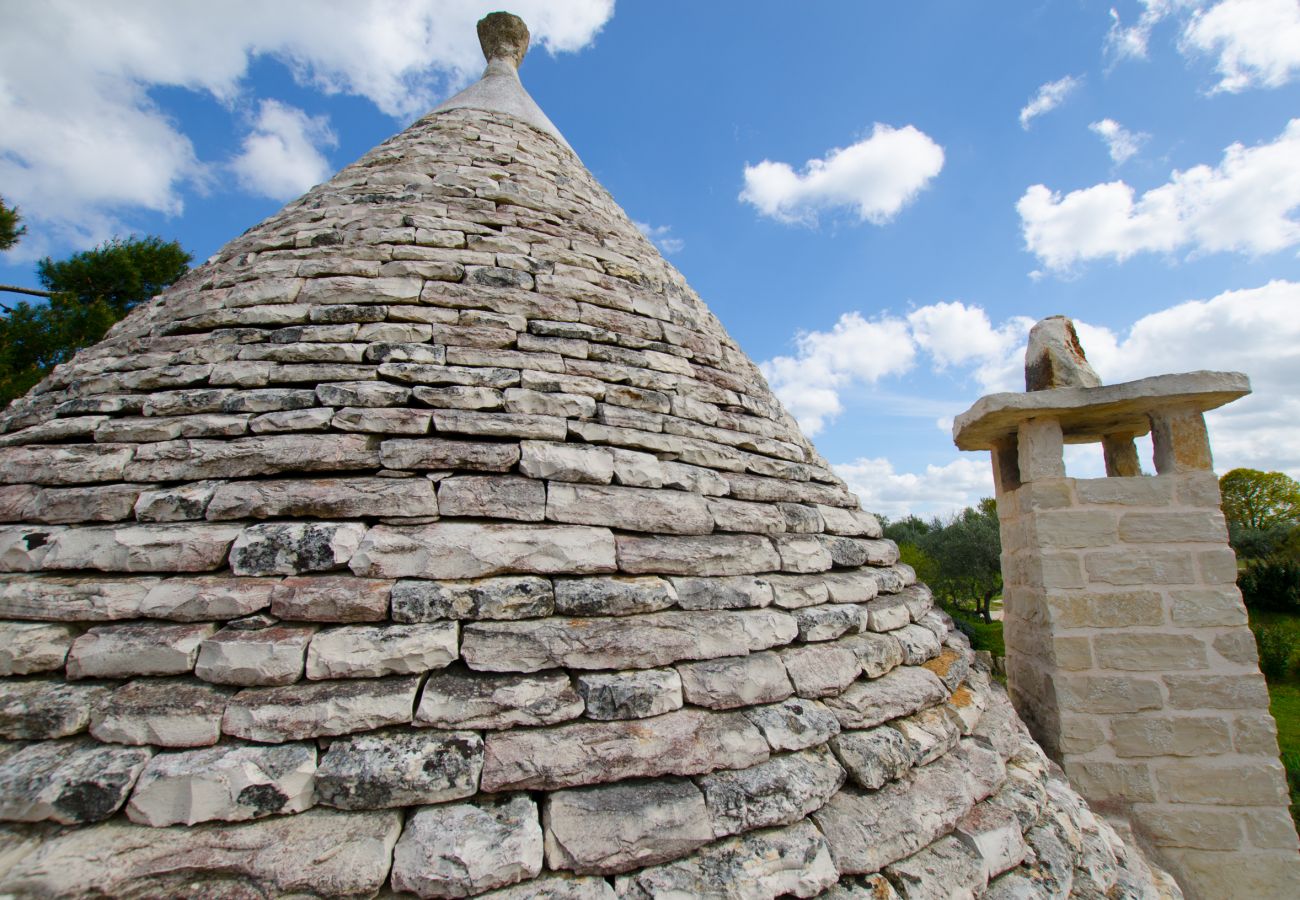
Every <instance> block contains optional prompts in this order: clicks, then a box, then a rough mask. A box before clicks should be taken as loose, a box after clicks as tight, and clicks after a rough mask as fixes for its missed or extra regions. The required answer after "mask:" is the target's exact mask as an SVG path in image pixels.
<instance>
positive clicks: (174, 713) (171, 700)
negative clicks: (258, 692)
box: [90, 678, 229, 747]
mask: <svg viewBox="0 0 1300 900" xmlns="http://www.w3.org/2000/svg"><path fill="white" fill-rule="evenodd" d="M228 695H229V692H228V691H223V690H221V689H220V688H216V687H212V686H211V685H206V684H201V683H200V684H196V683H194V682H193V681H190V680H189V679H182V678H148V679H139V680H136V681H132V682H130V683H129V684H126V685H123V686H122V687H120V688H118V689H117V690H115V691H113V693H112V694H111V695H110V696H109V697H108V698H107V699H106V700H104V702H103V703H102V704H100V705H99V706H98V707H97V708H96V709H95V710H94V711H93V712H92V714H91V717H90V733H91V735H93V736H94V737H95V739H96V740H99V741H104V742H106V743H114V744H136V745H143V746H154V747H207V746H210V745H212V744H215V743H216V742H217V740H218V739H219V738H220V737H221V715H222V713H224V712H225V710H226V699H227V697H228Z"/></svg>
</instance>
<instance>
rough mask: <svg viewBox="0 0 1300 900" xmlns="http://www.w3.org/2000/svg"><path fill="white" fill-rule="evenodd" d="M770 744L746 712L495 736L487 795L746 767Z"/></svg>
mask: <svg viewBox="0 0 1300 900" xmlns="http://www.w3.org/2000/svg"><path fill="white" fill-rule="evenodd" d="M767 757H768V750H767V742H766V741H764V740H763V738H762V736H761V735H760V734H759V732H758V730H757V729H755V728H754V726H753V725H751V724H750V723H749V721H748V720H747V719H745V718H744V716H742V715H741V714H740V713H734V712H732V713H718V712H705V711H704V710H698V709H679V710H676V711H675V712H669V713H665V714H663V715H661V716H655V717H653V718H649V719H633V720H630V721H621V722H574V723H571V724H568V725H557V726H554V727H552V728H538V729H532V730H526V731H525V730H520V731H507V732H501V733H494V734H489V735H488V736H487V738H486V751H485V758H484V763H483V790H485V791H500V790H517V789H522V790H556V789H558V788H567V787H581V786H583V785H587V784H596V783H603V782H609V781H619V780H621V779H624V778H649V777H653V776H656V775H698V774H702V773H704V772H711V771H713V770H714V769H718V768H745V767H747V766H752V765H755V764H756V763H760V762H763V761H764V760H766V759H767Z"/></svg>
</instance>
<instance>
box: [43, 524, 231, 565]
mask: <svg viewBox="0 0 1300 900" xmlns="http://www.w3.org/2000/svg"><path fill="white" fill-rule="evenodd" d="M239 530H240V529H239V527H238V526H234V525H189V524H174V525H121V526H117V527H110V526H96V527H92V528H68V529H63V530H60V531H58V532H55V533H54V534H52V536H51V537H50V539H49V543H48V545H46V547H43V548H42V549H45V550H46V553H45V554H44V556H43V558H42V559H41V560H40V561H39V567H41V568H45V569H53V570H58V569H98V570H100V571H101V572H207V571H211V570H212V569H216V568H218V567H220V566H221V565H222V564H223V563H224V562H225V558H226V551H227V550H229V549H230V542H231V541H233V540H235V538H236V537H238V536H239Z"/></svg>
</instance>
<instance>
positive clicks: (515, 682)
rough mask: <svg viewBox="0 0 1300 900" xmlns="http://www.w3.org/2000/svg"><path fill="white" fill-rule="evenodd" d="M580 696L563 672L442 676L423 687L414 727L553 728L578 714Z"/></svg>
mask: <svg viewBox="0 0 1300 900" xmlns="http://www.w3.org/2000/svg"><path fill="white" fill-rule="evenodd" d="M582 709H583V703H582V698H581V697H580V696H579V695H578V693H577V692H576V691H574V689H573V685H572V684H570V682H569V676H568V675H567V674H564V673H562V672H558V673H553V674H543V675H480V674H477V673H473V674H470V673H466V672H463V671H460V672H445V673H437V674H434V675H432V676H431V677H430V678H429V680H428V681H426V682H425V683H424V691H423V692H422V693H421V694H420V705H419V706H418V707H417V708H416V710H415V723H416V724H417V725H427V726H432V727H434V728H481V729H488V730H495V729H503V728H515V727H518V726H521V725H524V726H536V725H554V724H556V723H558V722H565V721H568V720H569V719H575V718H577V717H578V716H580V715H582Z"/></svg>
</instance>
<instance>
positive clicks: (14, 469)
mask: <svg viewBox="0 0 1300 900" xmlns="http://www.w3.org/2000/svg"><path fill="white" fill-rule="evenodd" d="M134 453H135V448H134V447H131V446H123V445H120V444H61V445H56V446H49V447H0V483H4V484H24V483H34V484H86V483H89V482H94V481H121V480H122V479H123V477H124V472H125V470H126V466H127V464H128V463H130V462H131V457H132V456H133V455H134ZM131 480H133V481H134V480H136V479H134V478H132V479H131ZM139 480H141V481H152V480H153V479H152V478H141V479H139Z"/></svg>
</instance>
